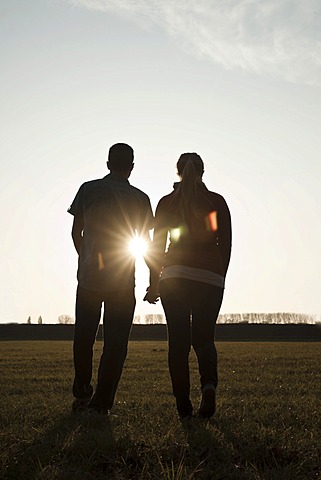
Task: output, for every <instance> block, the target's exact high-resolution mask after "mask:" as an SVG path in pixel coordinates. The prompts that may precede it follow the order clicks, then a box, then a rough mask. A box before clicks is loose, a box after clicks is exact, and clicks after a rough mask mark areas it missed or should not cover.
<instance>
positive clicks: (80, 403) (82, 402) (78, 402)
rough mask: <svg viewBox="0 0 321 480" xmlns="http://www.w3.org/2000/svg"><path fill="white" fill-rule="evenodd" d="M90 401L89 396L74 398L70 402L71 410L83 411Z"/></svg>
mask: <svg viewBox="0 0 321 480" xmlns="http://www.w3.org/2000/svg"><path fill="white" fill-rule="evenodd" d="M89 402H90V398H75V399H74V401H73V402H72V405H71V409H72V411H73V412H83V411H84V410H86V408H87V407H88V405H89Z"/></svg>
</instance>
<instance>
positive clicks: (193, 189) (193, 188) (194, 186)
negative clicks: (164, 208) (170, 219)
mask: <svg viewBox="0 0 321 480" xmlns="http://www.w3.org/2000/svg"><path fill="white" fill-rule="evenodd" d="M177 171H178V174H179V175H180V177H181V179H182V180H181V182H180V184H179V187H178V190H177V194H178V195H179V216H180V217H181V218H182V219H183V221H184V223H185V224H187V225H188V224H190V223H191V221H193V219H195V217H198V216H199V210H198V192H199V186H200V185H201V183H202V175H203V172H204V164H203V160H202V159H201V157H200V156H199V155H197V153H183V154H182V155H181V156H180V158H179V160H178V162H177Z"/></svg>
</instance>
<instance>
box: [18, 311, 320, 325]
mask: <svg viewBox="0 0 321 480" xmlns="http://www.w3.org/2000/svg"><path fill="white" fill-rule="evenodd" d="M37 323H38V324H39V325H42V316H41V315H40V316H39V317H38V321H37ZM58 323H59V324H60V325H72V324H74V323H75V319H74V318H73V317H71V316H70V315H66V314H63V315H59V317H58ZM134 323H135V324H139V325H155V324H164V323H166V320H165V316H164V315H162V314H160V313H147V314H145V315H135V317H134ZM217 323H264V324H270V325H271V324H287V325H290V324H297V323H301V324H302V323H303V324H311V325H313V324H316V323H321V317H320V315H319V316H317V315H308V314H305V313H293V312H277V313H224V314H221V315H219V317H218V321H217ZM27 324H29V325H30V324H31V317H30V316H29V317H28V319H27Z"/></svg>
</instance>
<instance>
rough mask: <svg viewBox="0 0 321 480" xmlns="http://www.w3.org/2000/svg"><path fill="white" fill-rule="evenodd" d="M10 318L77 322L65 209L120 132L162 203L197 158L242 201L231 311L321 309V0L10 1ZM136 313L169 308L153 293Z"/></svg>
mask: <svg viewBox="0 0 321 480" xmlns="http://www.w3.org/2000/svg"><path fill="white" fill-rule="evenodd" d="M0 18H1V33H0V55H1V66H2V73H1V78H0V85H1V89H0V97H1V98H0V101H1V144H0V155H1V157H0V158H1V176H0V187H1V188H0V198H1V206H2V217H3V224H4V229H3V234H2V248H1V255H0V259H1V260H0V261H1V277H0V282H1V288H0V291H1V302H0V305H1V317H0V321H1V322H19V323H21V322H26V320H27V318H28V316H29V315H30V316H31V318H32V322H34V323H36V322H37V319H38V317H39V315H41V316H42V318H43V321H44V322H45V323H56V322H57V317H58V315H60V314H69V315H71V316H74V301H75V289H76V268H77V257H76V253H75V251H74V248H73V245H72V241H71V236H70V230H71V225H72V216H71V215H69V214H68V213H67V208H68V207H69V205H70V203H71V202H72V200H73V198H74V196H75V194H76V192H77V190H78V188H79V186H80V185H81V184H82V183H83V182H84V181H87V180H91V179H94V178H99V177H102V176H104V175H105V174H106V173H107V170H106V164H105V162H106V155H107V152H108V149H109V147H110V146H111V145H112V144H113V143H116V142H126V143H129V144H130V145H132V147H133V148H134V150H135V168H134V171H133V173H132V176H131V177H130V182H131V183H132V184H133V185H135V186H136V187H138V188H140V189H142V190H143V191H145V192H146V193H147V194H148V195H149V196H150V199H151V203H152V206H153V208H155V207H156V205H157V202H158V200H159V199H160V198H161V197H162V196H163V195H165V194H167V193H169V192H170V191H171V189H172V184H173V182H174V181H176V180H177V177H176V169H175V164H176V162H177V160H178V157H179V155H180V154H181V153H183V152H187V151H193V152H197V153H199V154H200V155H201V156H202V158H203V160H204V163H205V175H204V181H205V184H206V185H207V187H208V188H209V189H210V190H213V191H216V192H218V193H220V194H222V195H223V196H224V197H225V199H226V201H227V203H228V205H229V207H230V210H231V215H232V225H233V250H232V258H231V264H230V269H229V272H228V276H227V279H226V289H225V298H224V302H223V306H222V310H221V313H245V312H298V313H299V312H302V313H310V314H320V313H321V300H320V283H321V282H320V280H321V253H320V245H321V202H320V193H319V191H320V177H321V128H320V127H321V122H320V112H321V4H320V2H319V0H255V1H250V0H224V1H223V0H198V1H193V0H176V1H175V0H172V1H169V0H165V1H162V2H159V1H156V0H132V1H129V0H111V1H108V0H78V1H77V0H74V1H72V0H29V1H28V2H26V1H24V0H2V2H1V7H0ZM147 285H148V274H147V270H146V269H143V268H142V267H140V268H139V269H138V274H137V289H136V296H137V307H136V314H143V313H162V308H161V306H160V305H157V306H156V307H155V306H150V305H148V304H146V303H143V302H142V297H143V295H144V291H145V289H146V287H147Z"/></svg>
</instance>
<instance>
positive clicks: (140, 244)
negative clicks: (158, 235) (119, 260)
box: [128, 236, 147, 258]
mask: <svg viewBox="0 0 321 480" xmlns="http://www.w3.org/2000/svg"><path fill="white" fill-rule="evenodd" d="M128 248H129V251H130V253H131V254H132V255H133V256H134V257H135V258H141V257H143V256H144V255H145V253H146V251H147V243H146V241H145V240H144V239H143V238H141V237H139V236H135V237H133V238H132V239H131V240H130V242H129V247H128Z"/></svg>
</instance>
